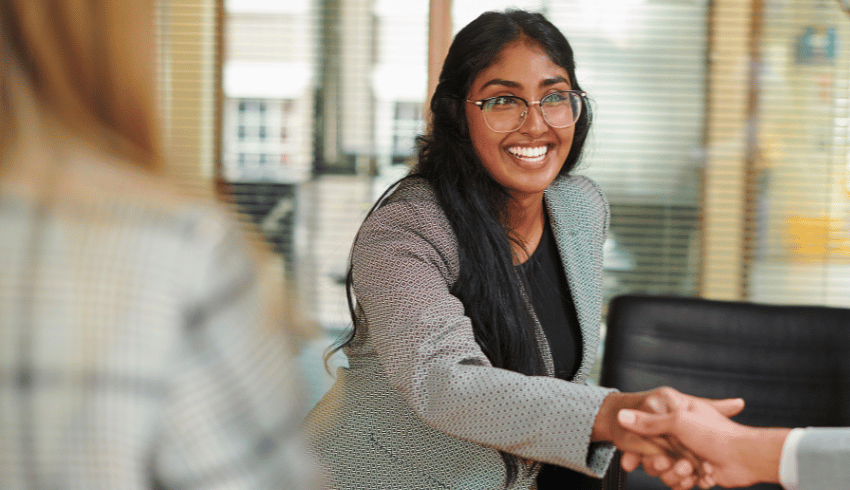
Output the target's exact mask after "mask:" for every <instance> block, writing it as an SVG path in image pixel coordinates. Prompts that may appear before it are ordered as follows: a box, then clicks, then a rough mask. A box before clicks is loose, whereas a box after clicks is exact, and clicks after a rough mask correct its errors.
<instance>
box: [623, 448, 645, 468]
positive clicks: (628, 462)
mask: <svg viewBox="0 0 850 490" xmlns="http://www.w3.org/2000/svg"><path fill="white" fill-rule="evenodd" d="M640 464H641V456H640V454H638V453H633V452H624V453H623V454H622V456H620V466H621V467H622V468H623V469H624V470H625V471H634V470H636V469H637V467H638V466H640Z"/></svg>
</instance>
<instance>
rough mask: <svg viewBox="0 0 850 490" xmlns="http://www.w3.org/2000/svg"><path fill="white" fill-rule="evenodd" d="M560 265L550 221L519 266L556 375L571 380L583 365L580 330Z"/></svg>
mask: <svg viewBox="0 0 850 490" xmlns="http://www.w3.org/2000/svg"><path fill="white" fill-rule="evenodd" d="M561 264H562V262H561V256H560V255H559V253H558V245H557V243H556V242H555V236H554V235H553V234H552V230H551V228H550V227H549V222H548V219H547V221H546V225H545V226H544V227H543V236H542V237H541V238H540V245H538V246H537V250H535V251H534V253H533V254H531V257H529V258H528V260H526V261H525V262H524V263H523V264H520V266H519V270H520V272H521V273H522V275H523V277H524V278H525V281H526V283H527V284H528V286H529V289H530V293H531V303H532V305H533V306H534V313H535V314H536V315H537V320H538V321H540V326H541V327H543V332H544V333H545V334H546V338H547V339H548V340H549V350H550V351H551V352H552V360H553V361H554V363H555V376H556V377H558V378H561V379H566V380H570V379H573V377H574V376H575V375H576V372H578V368H579V364H580V363H581V354H582V349H581V329H580V328H579V324H578V316H577V314H576V306H575V303H574V302H573V299H572V294H571V293H570V286H569V284H567V276H566V274H565V273H564V268H563V266H562V265H561Z"/></svg>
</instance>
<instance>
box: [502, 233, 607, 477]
mask: <svg viewBox="0 0 850 490" xmlns="http://www.w3.org/2000/svg"><path fill="white" fill-rule="evenodd" d="M519 270H520V272H521V274H522V276H523V277H524V278H525V281H526V284H528V287H529V290H530V294H531V303H532V305H533V306H534V313H535V315H537V319H538V321H539V322H540V326H541V327H543V332H544V333H545V334H546V339H547V340H548V341H549V350H550V351H551V352H552V360H553V361H554V364H555V376H556V377H558V378H560V379H564V380H571V379H573V377H575V375H576V372H578V368H579V365H580V363H581V356H582V343H581V329H580V327H579V323H578V315H577V313H576V307H575V303H574V302H573V299H572V294H571V293H570V286H569V284H568V283H567V276H566V274H565V273H564V268H563V266H562V262H561V257H560V254H559V253H558V245H557V243H556V242H555V236H554V235H553V234H552V230H551V228H550V225H549V220H548V216H547V220H546V224H545V226H544V227H543V236H542V237H541V239H540V244H539V245H538V246H537V250H535V251H534V253H533V254H532V255H531V257H529V258H528V260H527V261H525V263H523V264H521V265H520V266H519ZM597 482H599V480H598V479H595V478H592V477H589V476H586V475H583V474H581V473H577V472H575V471H572V470H568V469H566V468H561V467H559V466H555V465H549V464H544V465H543V468H542V469H541V470H540V474H539V475H538V477H537V488H538V490H550V489H551V490H554V489H557V490H564V489H566V488H594V486H595V485H594V484H598V483H597Z"/></svg>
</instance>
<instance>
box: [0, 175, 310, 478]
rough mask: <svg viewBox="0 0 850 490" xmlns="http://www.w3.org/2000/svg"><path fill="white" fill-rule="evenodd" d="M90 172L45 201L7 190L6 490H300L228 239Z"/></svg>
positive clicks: (2, 314)
mask: <svg viewBox="0 0 850 490" xmlns="http://www.w3.org/2000/svg"><path fill="white" fill-rule="evenodd" d="M100 163H101V162H86V161H85V159H82V160H79V159H78V160H76V161H70V162H67V163H65V164H64V166H62V170H60V171H59V172H61V175H58V176H57V182H58V183H57V187H56V189H55V192H53V193H52V194H50V195H48V196H47V197H44V198H42V199H35V198H27V197H25V196H24V195H20V194H19V193H17V192H15V190H14V189H10V188H8V187H7V188H3V187H0V236H2V238H0V441H2V442H0V488H3V489H9V490H11V489H29V488H33V489H40V488H54V489H55V488H69V489H71V488H73V489H110V490H114V489H119V488H120V489H149V488H187V489H190V488H203V489H217V488H227V489H271V488H281V489H282V488H298V489H301V488H309V487H310V485H312V483H311V481H310V478H311V477H312V476H311V475H312V471H311V466H310V464H308V463H309V462H308V461H306V458H305V454H304V453H303V452H302V446H301V444H300V438H299V431H298V426H299V423H300V416H299V414H301V415H303V412H300V410H299V404H298V400H299V396H298V388H299V385H298V378H297V376H296V370H295V361H294V359H293V357H292V356H291V354H290V352H289V350H288V347H287V345H286V343H285V342H283V340H284V339H283V337H282V336H281V331H280V325H279V324H275V323H269V322H267V321H266V318H264V316H263V314H262V310H263V309H262V307H261V306H262V305H261V300H260V297H261V288H260V286H259V281H258V275H257V274H258V270H257V266H256V265H255V264H254V262H253V261H252V260H251V259H250V258H249V256H248V253H247V252H246V248H245V243H244V242H243V240H242V239H241V238H240V236H239V235H238V233H237V231H236V228H235V227H234V226H233V225H231V224H230V222H229V221H228V220H227V219H226V218H224V217H223V215H222V214H221V213H219V212H218V211H216V210H214V209H212V207H210V206H208V205H204V204H198V203H192V202H189V201H188V200H186V201H179V200H176V202H175V203H171V202H169V201H175V200H174V199H172V198H171V197H169V196H168V191H167V190H166V191H163V190H162V188H160V187H158V186H157V185H156V184H155V183H153V184H152V183H150V182H147V179H150V177H147V176H143V175H141V174H137V173H135V172H133V171H131V170H128V169H124V168H121V167H120V165H119V166H110V165H100ZM148 188H149V189H148ZM148 193H150V195H149V196H146V194H148Z"/></svg>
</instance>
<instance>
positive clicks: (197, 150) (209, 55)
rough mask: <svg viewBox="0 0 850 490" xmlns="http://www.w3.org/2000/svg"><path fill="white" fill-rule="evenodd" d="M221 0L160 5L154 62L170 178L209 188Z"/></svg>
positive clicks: (215, 144)
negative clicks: (158, 46) (157, 63)
mask: <svg viewBox="0 0 850 490" xmlns="http://www.w3.org/2000/svg"><path fill="white" fill-rule="evenodd" d="M220 1H221V0H203V1H198V0H194V1H189V0H173V1H171V2H164V3H167V4H168V5H167V6H165V7H163V8H162V15H161V16H160V18H161V23H162V24H161V29H162V31H163V36H162V40H163V41H162V43H161V50H160V53H161V56H162V57H164V58H165V59H164V60H161V61H160V67H161V68H163V69H164V72H163V73H162V74H161V75H160V78H161V79H162V80H163V83H162V85H161V86H162V89H163V92H164V98H165V100H164V104H163V107H164V114H163V116H164V119H165V124H164V126H165V129H166V134H165V138H164V141H165V143H166V149H167V155H168V157H169V158H168V162H167V167H166V171H167V173H168V174H170V175H171V176H172V177H174V178H177V179H178V180H182V181H185V182H191V183H194V184H195V185H197V186H209V187H210V188H211V185H212V182H213V179H214V177H215V176H216V174H217V168H216V161H217V160H218V155H217V152H218V148H219V145H218V141H217V139H220V138H219V137H218V135H219V133H218V130H217V128H216V125H218V124H220V122H219V121H218V120H219V119H220V118H219V117H217V116H218V111H219V110H220V109H219V107H218V105H219V104H218V94H219V91H220V86H219V84H220V79H221V76H220V70H221V64H220V63H219V62H218V56H219V53H218V52H219V49H220V48H219V43H220V39H219V37H218V34H219V31H220V23H221V19H220V15H219V12H220V11H221V9H220Z"/></svg>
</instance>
